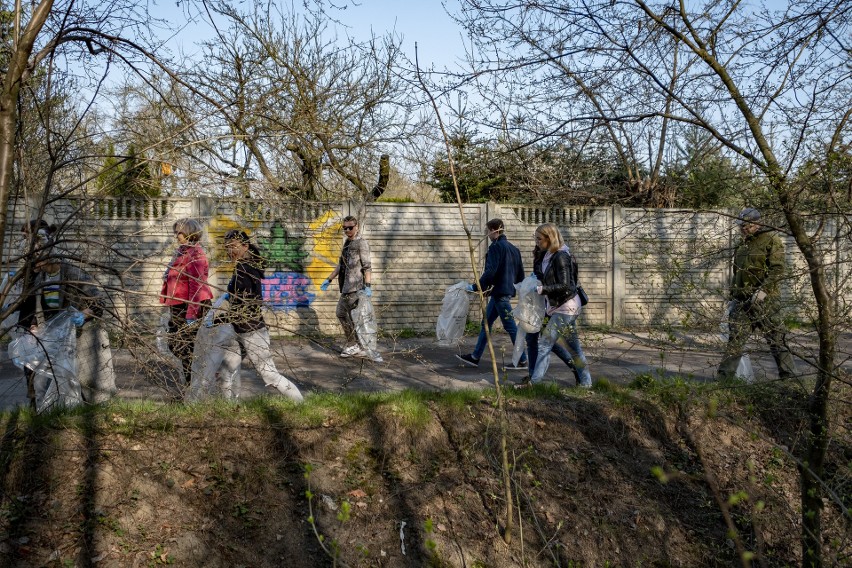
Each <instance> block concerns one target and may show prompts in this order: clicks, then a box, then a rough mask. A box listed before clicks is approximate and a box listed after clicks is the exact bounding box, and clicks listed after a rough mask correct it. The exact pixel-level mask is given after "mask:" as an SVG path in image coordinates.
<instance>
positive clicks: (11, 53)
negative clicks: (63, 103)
mask: <svg viewBox="0 0 852 568" xmlns="http://www.w3.org/2000/svg"><path fill="white" fill-rule="evenodd" d="M11 16H12V26H11V33H9V34H7V35H5V36H4V37H3V41H4V42H5V44H6V46H5V50H4V53H5V54H6V55H5V56H4V61H3V63H4V68H3V69H2V74H0V238H2V235H4V234H5V228H6V227H5V225H6V213H7V211H8V202H9V198H10V196H11V195H12V193H13V189H14V187H15V186H16V184H17V183H18V182H19V181H20V180H19V178H18V177H16V176H17V175H18V173H19V172H20V170H19V168H18V165H17V164H18V163H17V161H16V160H17V158H18V156H19V155H20V154H19V153H18V152H17V150H18V149H19V148H20V143H21V138H20V133H21V128H20V125H21V120H20V118H21V117H20V115H19V110H20V108H21V105H20V102H21V93H22V90H24V89H26V88H30V87H31V86H32V84H33V80H34V78H36V77H39V75H40V74H45V69H46V67H48V68H50V69H51V70H52V71H55V70H57V69H59V68H60V66H63V67H64V68H65V69H67V72H68V73H69V75H70V74H72V73H75V74H77V78H78V79H79V80H84V79H89V80H90V83H88V84H85V85H84V84H82V83H78V84H77V85H76V90H75V91H72V92H71V93H68V94H69V95H71V94H73V95H75V96H76V95H79V94H80V91H81V90H83V89H91V90H92V92H95V93H96V92H98V89H99V84H100V82H101V81H102V80H103V73H105V72H106V70H107V69H108V68H109V66H110V65H112V64H114V63H116V62H119V63H122V64H124V65H126V66H127V67H129V68H131V69H137V70H138V69H141V67H142V66H143V65H145V64H146V62H150V61H152V60H154V57H155V52H154V50H153V48H148V47H146V45H154V43H155V42H153V41H151V36H150V34H149V31H150V27H149V26H150V24H151V23H152V21H153V20H152V18H151V16H150V15H149V14H148V12H147V11H146V10H145V9H144V7H142V6H139V5H137V4H136V3H134V2H123V1H121V0H119V1H116V2H108V3H100V2H94V3H91V2H74V1H70V0H68V1H62V2H56V1H54V0H44V1H42V2H37V3H32V4H24V3H21V2H16V4H15V6H14V9H13V10H12V12H11ZM158 63H159V62H158ZM40 80H43V79H40ZM84 106H85V105H84ZM66 126H69V127H72V130H73V126H74V125H66ZM66 132H67V131H66ZM0 245H2V241H0Z"/></svg>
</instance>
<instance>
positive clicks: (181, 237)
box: [172, 219, 202, 244]
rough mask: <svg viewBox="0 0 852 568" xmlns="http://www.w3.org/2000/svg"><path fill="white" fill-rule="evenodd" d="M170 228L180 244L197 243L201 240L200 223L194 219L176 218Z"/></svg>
mask: <svg viewBox="0 0 852 568" xmlns="http://www.w3.org/2000/svg"><path fill="white" fill-rule="evenodd" d="M172 230H174V232H175V237H176V238H177V240H178V243H180V244H186V243H197V242H198V241H200V240H201V232H202V229H201V223H199V222H198V221H196V220H195V219H178V220H177V221H175V223H174V225H172Z"/></svg>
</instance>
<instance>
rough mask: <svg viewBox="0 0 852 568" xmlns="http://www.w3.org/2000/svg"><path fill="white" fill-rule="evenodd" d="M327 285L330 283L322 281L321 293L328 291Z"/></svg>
mask: <svg viewBox="0 0 852 568" xmlns="http://www.w3.org/2000/svg"><path fill="white" fill-rule="evenodd" d="M329 284H331V281H330V280H323V282H322V285H321V286H320V290H322V291H323V292H325V291H326V290H328V285H329Z"/></svg>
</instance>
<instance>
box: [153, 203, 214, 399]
mask: <svg viewBox="0 0 852 568" xmlns="http://www.w3.org/2000/svg"><path fill="white" fill-rule="evenodd" d="M173 229H174V233H175V238H176V239H177V242H178V247H177V249H176V250H175V254H174V257H172V260H171V262H170V263H169V266H168V268H166V271H165V272H164V273H163V288H162V290H161V291H160V303H161V304H165V305H167V306H169V309H170V310H171V319H170V320H169V349H171V350H172V353H174V354H175V356H176V357H177V358H178V359H180V362H181V366H182V367H183V374H184V380H185V381H186V383H187V384H189V381H190V371H191V369H192V350H193V347H194V343H195V334H196V332H197V331H198V325H197V323H198V322H199V321H200V320H201V319H202V318H203V317H204V314H205V313H207V309H208V308H209V307H210V300H211V299H212V298H213V292H212V291H211V290H210V286H208V285H207V273H208V269H209V264H208V262H207V255H205V254H204V249H203V248H202V247H201V243H200V242H199V241H200V240H201V223H199V222H198V221H196V220H195V219H178V220H177V221H175V223H174V226H173Z"/></svg>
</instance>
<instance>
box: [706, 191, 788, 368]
mask: <svg viewBox="0 0 852 568" xmlns="http://www.w3.org/2000/svg"><path fill="white" fill-rule="evenodd" d="M759 220H760V212H759V211H758V210H757V209H754V208H751V207H747V208H746V209H743V211H742V213H740V215H739V218H738V219H737V224H739V225H740V232H741V234H742V241H741V242H740V244H739V246H737V250H736V253H735V255H734V275H733V279H732V281H731V292H730V300H731V304H730V310H729V326H730V335H729V336H728V344H727V346H726V348H725V356H724V358H723V359H722V362H721V363H720V365H719V371H718V377H719V378H720V379H730V378H733V377H734V375H735V373H736V370H737V365H738V364H739V361H740V358H741V357H742V354H743V348H744V347H745V344H746V342H747V341H748V338H749V336H750V335H751V333H752V332H753V331H754V330H759V331H760V332H761V333H762V334H763V336H764V338H765V339H766V342H767V343H768V344H769V350H770V352H771V353H772V356H773V357H774V358H775V364H776V365H777V366H778V375H779V377H780V378H782V379H789V378H792V377H794V376H796V365H795V363H794V362H793V356H792V355H791V354H790V350H789V349H788V348H787V345H786V339H785V336H786V329H785V327H784V321H783V318H782V316H781V293H780V283H781V279H782V278H783V277H784V271H785V258H784V245H783V244H782V243H781V239H780V237H778V235H777V234H775V232H774V231H772V229H769V228H766V227H763V226H761V225H760V224H758V221H759Z"/></svg>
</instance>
